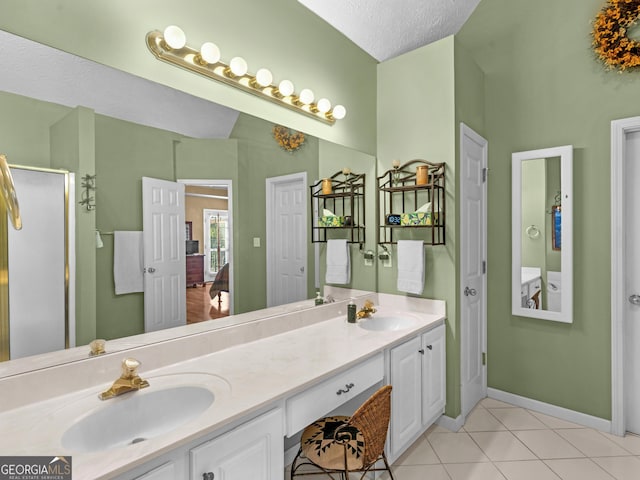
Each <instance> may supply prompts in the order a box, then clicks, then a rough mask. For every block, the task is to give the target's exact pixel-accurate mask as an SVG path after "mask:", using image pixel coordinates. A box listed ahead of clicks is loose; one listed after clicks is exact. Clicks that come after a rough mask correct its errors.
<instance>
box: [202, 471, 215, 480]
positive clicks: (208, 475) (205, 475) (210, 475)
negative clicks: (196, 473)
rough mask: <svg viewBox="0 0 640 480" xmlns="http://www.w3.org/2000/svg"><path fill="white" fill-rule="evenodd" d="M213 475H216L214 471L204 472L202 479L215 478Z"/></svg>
mask: <svg viewBox="0 0 640 480" xmlns="http://www.w3.org/2000/svg"><path fill="white" fill-rule="evenodd" d="M213 477H215V475H214V474H213V472H207V473H203V474H202V480H213Z"/></svg>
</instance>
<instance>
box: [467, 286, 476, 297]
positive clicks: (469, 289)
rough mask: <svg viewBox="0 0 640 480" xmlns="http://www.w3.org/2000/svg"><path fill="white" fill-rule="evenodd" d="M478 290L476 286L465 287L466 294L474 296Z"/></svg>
mask: <svg viewBox="0 0 640 480" xmlns="http://www.w3.org/2000/svg"><path fill="white" fill-rule="evenodd" d="M477 293H478V291H477V290H476V289H475V288H469V287H464V296H465V297H468V296H472V297H475V296H476V294H477Z"/></svg>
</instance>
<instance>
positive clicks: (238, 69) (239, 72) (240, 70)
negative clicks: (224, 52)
mask: <svg viewBox="0 0 640 480" xmlns="http://www.w3.org/2000/svg"><path fill="white" fill-rule="evenodd" d="M229 68H230V69H231V73H233V74H234V75H235V76H236V77H241V76H243V75H245V74H246V73H247V70H248V69H249V67H248V66H247V62H246V60H245V59H244V58H242V57H233V58H232V59H231V61H230V62H229Z"/></svg>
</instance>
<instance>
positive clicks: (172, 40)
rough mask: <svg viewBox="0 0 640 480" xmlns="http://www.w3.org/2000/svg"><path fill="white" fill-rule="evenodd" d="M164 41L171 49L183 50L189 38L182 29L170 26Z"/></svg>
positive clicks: (166, 30) (165, 33) (166, 29)
mask: <svg viewBox="0 0 640 480" xmlns="http://www.w3.org/2000/svg"><path fill="white" fill-rule="evenodd" d="M164 41H165V42H166V44H167V45H169V47H171V48H176V49H177V48H182V47H184V46H185V45H186V44H187V36H186V35H185V34H184V32H183V31H182V29H181V28H180V27H176V26H175V25H170V26H168V27H167V28H165V29H164Z"/></svg>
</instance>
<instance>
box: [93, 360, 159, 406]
mask: <svg viewBox="0 0 640 480" xmlns="http://www.w3.org/2000/svg"><path fill="white" fill-rule="evenodd" d="M139 366H140V362H139V361H138V360H136V359H134V358H125V359H124V360H123V361H122V375H120V378H119V379H117V380H116V381H115V382H113V385H111V388H109V389H108V390H105V391H104V392H102V393H101V394H100V395H98V398H100V400H107V399H109V398H113V397H117V396H118V395H122V394H123V393H127V392H131V391H133V390H140V389H141V388H146V387H148V386H149V382H147V381H146V380H143V379H142V378H140V377H139V376H138V367H139Z"/></svg>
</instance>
